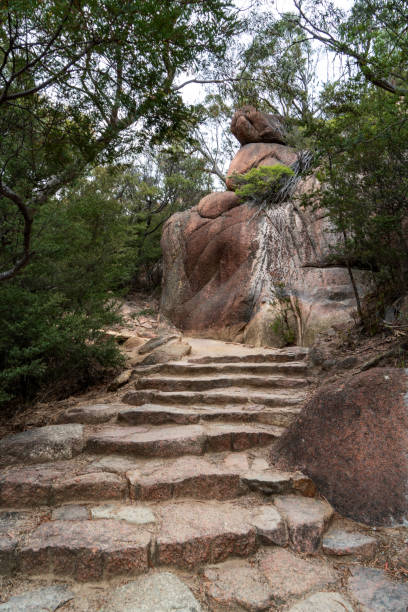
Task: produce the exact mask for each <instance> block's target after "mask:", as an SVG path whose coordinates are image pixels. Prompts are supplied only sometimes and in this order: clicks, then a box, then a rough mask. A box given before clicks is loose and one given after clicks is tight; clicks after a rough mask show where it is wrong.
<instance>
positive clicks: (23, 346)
mask: <svg viewBox="0 0 408 612" xmlns="http://www.w3.org/2000/svg"><path fill="white" fill-rule="evenodd" d="M86 189H88V190H89V191H90V192H91V193H92V189H91V188H90V185H87V186H86ZM70 195H72V194H70ZM88 195H89V196H90V195H91V194H88ZM36 228H37V229H36V232H35V235H34V239H33V245H34V248H35V253H36V256H35V258H33V260H32V262H31V263H30V264H29V265H28V266H27V267H26V268H25V269H24V271H23V272H22V273H21V274H20V275H19V276H18V277H16V278H15V279H13V280H12V281H9V282H7V283H3V284H2V285H0V317H1V321H2V325H1V327H0V405H1V404H2V403H7V402H10V401H12V400H19V401H28V400H30V399H32V398H34V397H35V396H36V395H37V394H38V393H40V392H42V393H45V391H46V390H47V392H48V393H50V394H51V395H52V396H53V397H61V396H64V395H66V394H69V393H71V392H72V391H75V390H78V389H81V388H83V387H85V385H87V384H89V383H91V382H95V381H96V380H98V379H99V378H101V376H103V374H104V369H105V368H113V367H117V366H118V365H119V363H121V356H120V354H119V352H118V350H117V348H116V346H115V345H114V343H113V341H112V340H111V339H109V338H107V337H106V336H105V334H104V333H103V328H104V327H106V326H109V325H112V324H113V323H115V322H117V321H118V316H117V314H116V307H115V300H114V299H113V295H112V294H111V293H110V290H111V289H112V287H114V286H115V285H118V284H119V283H120V282H122V277H123V275H124V273H125V272H126V266H125V263H126V262H124V261H123V260H122V259H121V258H120V256H118V254H117V250H116V247H117V241H118V239H119V238H120V234H121V233H122V236H123V233H124V229H125V224H124V222H123V215H122V210H121V206H120V204H119V203H118V202H117V200H114V199H112V198H111V199H109V198H108V199H106V200H105V201H104V202H103V206H101V200H100V198H99V199H98V197H97V194H95V193H93V197H88V198H87V199H86V200H84V199H81V198H79V197H77V198H74V197H70V198H69V200H65V199H62V201H56V200H53V201H50V202H49V203H48V204H47V205H45V206H44V207H43V208H42V209H41V211H40V212H39V216H38V223H37V226H36ZM119 255H120V254H119Z"/></svg>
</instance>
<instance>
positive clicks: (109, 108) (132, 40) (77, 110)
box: [0, 0, 238, 281]
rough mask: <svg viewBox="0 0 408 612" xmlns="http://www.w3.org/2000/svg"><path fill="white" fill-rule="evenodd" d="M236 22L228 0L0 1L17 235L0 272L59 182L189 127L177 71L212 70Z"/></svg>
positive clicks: (4, 180)
mask: <svg viewBox="0 0 408 612" xmlns="http://www.w3.org/2000/svg"><path fill="white" fill-rule="evenodd" d="M237 27H238V22H237V19H236V11H235V10H234V6H233V4H232V3H231V2H230V1H229V0H203V1H202V2H196V0H174V1H172V2H164V3H161V4H159V6H158V4H157V2H156V1H153V0H134V1H132V2H124V3H123V2H122V3H118V2H116V1H115V0H83V1H81V2H76V1H72V2H48V1H44V2H36V1H35V0H19V1H16V2H6V3H1V4H0V49H1V51H2V57H1V59H0V109H1V111H0V208H1V209H2V210H3V209H4V210H5V209H7V216H8V217H9V220H10V222H9V223H10V225H9V228H10V226H11V225H13V229H14V233H15V236H13V237H12V239H11V240H7V247H6V248H5V251H4V252H3V249H2V247H3V245H2V243H1V242H0V250H1V252H0V264H3V267H0V281H3V280H7V279H8V278H11V277H12V276H14V275H15V274H17V273H18V272H19V271H20V270H21V269H22V268H23V267H24V266H25V265H27V263H28V261H29V259H30V257H31V244H30V241H31V228H32V226H33V224H35V223H36V218H37V213H38V210H39V208H40V207H41V206H42V205H43V204H44V203H45V202H47V201H48V200H49V199H50V198H51V197H53V196H54V195H56V194H57V193H59V191H60V190H61V189H62V188H64V187H66V186H70V185H73V184H74V182H75V181H76V179H77V178H78V177H80V176H83V175H84V174H86V173H87V172H89V170H90V168H91V167H92V166H94V165H97V164H101V163H103V164H107V163H112V162H113V161H114V160H115V159H117V158H118V156H119V155H122V156H123V155H124V154H129V153H130V152H134V151H139V152H140V151H141V150H142V149H143V146H145V145H146V143H155V144H157V143H163V142H171V143H174V142H176V141H177V140H178V139H181V138H184V137H185V136H186V134H187V133H188V131H189V129H190V128H191V125H192V123H193V122H194V117H192V113H191V111H190V109H189V108H187V106H186V105H185V104H184V103H183V99H182V96H181V91H182V86H183V85H182V83H181V81H180V80H179V77H180V76H181V75H182V74H187V73H190V72H193V73H197V71H199V70H200V69H202V68H204V67H205V68H206V69H207V70H208V69H209V67H210V66H211V63H212V62H213V60H214V59H215V58H217V57H220V56H222V55H223V54H224V52H225V49H226V45H227V42H228V40H229V39H230V37H231V36H233V34H234V33H235V31H236V30H237ZM176 80H177V81H178V83H177V85H176V84H175V81H176ZM12 216H14V217H15V219H14V220H11V217H12ZM17 230H20V232H21V233H20V234H19V235H18V234H17Z"/></svg>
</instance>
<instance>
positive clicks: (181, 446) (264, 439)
mask: <svg viewBox="0 0 408 612" xmlns="http://www.w3.org/2000/svg"><path fill="white" fill-rule="evenodd" d="M283 432H284V429H283V428H281V427H275V426H272V425H268V426H267V425H235V424H233V423H231V424H227V423H225V424H224V423H217V424H213V423H211V424H206V425H181V426H172V427H171V426H163V427H149V426H139V427H130V426H129V427H120V426H109V427H108V426H106V427H104V428H102V429H100V430H99V431H96V432H94V433H91V434H89V437H88V439H87V445H86V449H87V450H88V451H89V452H94V453H99V454H100V453H121V454H129V455H138V456H144V457H178V456H180V455H202V454H203V453H205V452H224V451H231V450H232V451H241V450H245V449H248V448H252V447H257V446H265V445H267V444H270V443H272V442H273V441H274V440H275V439H276V438H278V437H279V436H281V435H282V433H283Z"/></svg>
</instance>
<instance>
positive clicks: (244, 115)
mask: <svg viewBox="0 0 408 612" xmlns="http://www.w3.org/2000/svg"><path fill="white" fill-rule="evenodd" d="M231 132H232V133H233V134H234V136H235V138H236V139H237V140H238V141H239V142H240V143H241V144H242V145H245V144H248V143H250V142H279V143H280V144H285V143H286V130H285V127H284V125H283V121H282V118H281V117H280V116H279V115H268V114H267V113H262V112H260V111H258V110H256V108H254V107H253V106H244V107H243V108H240V109H238V110H237V111H236V112H235V113H234V116H233V118H232V121H231Z"/></svg>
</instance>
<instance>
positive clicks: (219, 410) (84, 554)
mask: <svg viewBox="0 0 408 612" xmlns="http://www.w3.org/2000/svg"><path fill="white" fill-rule="evenodd" d="M306 356H307V351H306V350H305V349H302V348H297V347H294V348H290V349H284V350H279V351H267V352H265V353H264V354H262V353H259V352H257V353H254V352H252V353H251V352H248V354H241V355H239V356H237V355H234V354H231V355H220V356H208V357H203V358H199V359H191V360H189V361H185V362H176V363H167V364H163V365H157V366H147V367H142V366H140V367H138V368H137V369H136V370H135V379H134V390H130V391H128V392H127V393H126V394H125V396H124V397H123V402H122V403H116V404H114V403H112V404H106V403H105V404H94V405H87V406H76V407H73V408H70V409H68V410H66V411H65V412H64V413H63V414H61V415H59V418H58V424H57V425H53V426H48V427H44V428H37V429H33V430H29V431H27V432H24V433H22V434H17V435H15V436H9V437H7V438H4V439H3V440H0V464H1V465H2V468H3V469H2V470H1V471H0V510H2V511H0V574H2V575H3V576H8V577H9V578H10V577H11V578H12V579H13V580H18V579H19V578H20V579H24V580H26V579H29V580H30V581H31V584H34V585H37V584H38V585H44V583H46V584H52V585H55V581H61V579H63V580H65V581H68V583H69V584H70V588H71V589H72V593H73V602H74V603H71V604H69V606H71V607H69V608H67V609H70V610H102V609H103V610H105V609H106V610H110V611H112V612H115V610H118V611H119V610H121V611H122V610H125V611H126V610H129V611H130V610H148V609H150V608H149V607H147V608H143V607H137V606H136V607H128V608H127V607H126V606H124V604H123V602H121V603H120V604H114V603H111V604H109V605H110V606H111V607H109V605H108V603H107V602H109V601H110V599H109V598H110V593H111V586H110V585H111V583H112V581H114V582H115V581H116V582H115V584H116V583H117V581H118V580H119V581H121V583H123V581H124V580H125V581H126V580H127V581H129V580H132V581H134V580H135V576H139V575H144V574H148V573H149V576H150V574H152V580H153V583H152V584H154V581H155V580H156V578H157V580H162V579H163V577H162V570H165V572H169V571H170V572H172V573H174V574H175V576H180V575H182V577H183V583H180V584H182V587H183V588H187V587H186V584H188V585H189V587H190V588H191V589H193V592H194V594H195V595H196V596H197V599H194V597H193V596H192V595H191V592H190V591H188V592H189V597H190V595H191V597H193V600H194V601H195V602H196V603H195V604H194V605H197V607H189V608H187V607H186V608H180V609H183V610H184V609H186V610H196V611H198V610H213V611H218V610H220V611H221V610H224V609H228V610H237V611H238V610H272V609H278V610H283V609H286V608H285V606H286V602H290V601H291V598H293V597H296V596H299V595H300V594H301V593H303V592H304V586H305V585H308V588H314V586H316V584H315V582H314V579H312V578H311V582H310V580H309V582H308V580H306V579H305V583H304V585H303V586H302V588H301V589H300V591H299V592H298V591H296V589H295V591H290V589H289V591H288V593H287V595H286V596H285V597H284V596H283V595H282V596H281V595H277V592H275V593H274V591H273V588H272V590H271V587H269V591H268V592H269V595H268V597H267V598H266V599H265V597H264V595H265V588H266V587H265V584H266V582H268V580H269V578H267V575H268V571H269V574H270V580H273V573H274V571H277V570H279V568H281V569H282V564H285V563H289V561H290V559H292V561H293V563H295V562H296V563H306V564H307V563H308V562H306V561H303V560H301V559H300V558H298V557H297V556H296V554H298V553H309V554H316V553H317V552H318V551H319V550H320V549H321V545H322V538H323V534H324V533H325V531H326V530H327V528H328V526H329V524H330V521H331V520H332V517H333V509H332V508H331V506H330V505H329V504H328V503H327V502H326V501H324V500H321V499H318V498H317V497H316V496H315V495H316V489H315V487H314V484H313V483H312V482H311V481H310V479H309V478H307V477H306V476H304V475H303V474H301V473H300V472H295V473H286V472H282V471H278V470H276V469H273V468H271V467H270V465H269V462H268V457H269V453H270V449H271V446H272V445H273V444H274V442H275V441H276V440H277V439H278V438H279V437H280V436H281V435H282V433H283V432H284V431H285V429H284V428H285V427H287V426H288V425H289V423H290V422H291V421H292V419H293V418H295V416H296V415H297V413H298V412H299V406H300V403H301V402H302V401H303V400H304V398H305V397H306V395H307V392H308V384H309V383H308V370H307V364H306ZM277 547H283V548H285V549H286V550H284V551H283V553H282V554H284V555H286V557H285V556H284V557H279V556H276V554H277V553H276V551H277ZM288 549H291V550H292V551H293V552H292V553H289V552H288ZM268 551H269V552H268ZM254 555H255V557H254ZM268 555H272V556H270V558H269V557H268ZM287 555H292V557H291V556H290V558H288V557H287ZM229 558H230V559H231V561H227V559H229ZM239 558H241V559H244V558H250V559H251V564H252V565H251V564H249V565H248V564H247V561H240V562H238V559H239ZM254 559H258V561H256V563H257V564H258V565H259V564H260V563H261V561H259V559H262V563H263V566H265V567H268V568H269V570H267V569H265V570H263V573H261V574H259V575H258V574H256V575H257V576H258V578H257V580H258V582H259V584H260V586H259V588H260V590H261V594H258V595H259V597H261V595H262V597H263V598H264V599H263V600H262V601H263V602H264V603H263V604H262V605H261V604H259V605H258V604H256V605H255V604H252V603H248V601H250V600H251V597H249V595H244V594H241V595H242V596H241V595H239V593H238V594H236V595H235V596H234V597H235V599H234V597H232V595H231V593H230V592H231V589H232V586H231V584H230V582H231V580H232V581H234V579H235V576H236V575H239V572H242V571H244V574H245V572H247V571H249V573H250V574H251V571H253V570H251V569H250V568H253V567H254V563H255V561H254ZM268 559H269V561H268ZM285 559H286V561H285ZM288 559H289V560H288ZM225 563H227V565H225V566H224V564H225ZM229 563H233V564H234V563H235V564H236V563H241V565H238V566H237V568H236V570H233V571H231V572H230V570H229V569H228V568H229V567H230V566H229V565H228V564H229ZM242 563H245V566H242ZM262 563H261V565H262ZM268 563H269V565H268ZM213 564H218V565H217V566H216V570H217V571H216V573H215V574H213V575H214V576H216V578H214V580H212V579H211V575H212V574H211V571H215V569H214V568H213ZM265 564H266V565H265ZM289 565H290V563H289ZM259 567H260V565H259ZM211 568H213V569H211ZM303 569H304V571H306V569H307V568H306V569H305V568H303ZM309 569H310V568H309ZM159 570H161V571H159ZM227 570H228V571H227ZM312 570H313V571H312ZM256 571H258V570H256ZM259 571H260V570H259ZM279 571H280V570H279ZM299 571H300V570H299ZM302 571H303V570H302ZM180 572H182V574H180ZM217 572H218V573H217ZM220 572H221V573H222V574H223V572H227V575H228V576H230V577H229V578H228V579H227V578H226V577H225V575H224V574H223V579H224V581H225V580H227V583H228V584H227V586H226V587H225V589H224V590H225V593H227V594H228V593H230V595H229V596H228V597H229V599H228V597H227V595H225V594H224V595H225V596H224V595H220V594H218V595H217V596H214V589H215V584H216V583H217V581H219V580H220V575H219V574H220ZM228 572H229V573H228ZM236 572H238V574H236ZM310 572H311V573H310V575H311V576H314V577H315V578H316V576H317V577H318V584H323V585H325V584H334V583H335V582H336V580H337V578H336V577H335V573H333V571H332V570H331V569H330V570H329V569H327V567H326V568H324V567H323V566H319V565H316V564H315V565H313V564H312V566H311V570H310ZM325 572H326V573H325ZM306 573H307V572H306ZM283 574H285V572H283ZM166 575H167V574H166ZM169 575H172V574H169ZM289 575H290V568H288V573H287V576H286V578H285V575H282V580H284V579H286V580H287V579H288V576H289ZM323 575H324V576H325V577H324V578H323V577H322V576H323ZM160 576H161V578H160ZM209 576H210V577H209ZM172 579H173V578H171V580H172ZM139 580H141V579H139ZM248 580H249V581H250V582H251V580H253V576H252V578H251V577H249V578H248ZM270 580H269V583H270ZM44 581H45V582H44ZM95 581H96V582H99V583H101V586H100V587H99V591H98V595H97V596H96V595H95V592H91V591H89V589H90V588H91V587H89V584H93V583H95ZM214 581H215V582H214ZM228 581H230V582H228ZM265 581H266V582H265ZM255 582H256V580H255ZM264 583H265V584H264ZM309 583H310V584H309ZM58 584H59V583H58ZM129 584H130V583H129ZM132 584H133V582H132ZM80 585H82V586H80ZM87 585H88V586H87ZM228 585H229V586H228ZM310 585H312V587H311V586H310ZM129 588H130V587H129ZM137 588H141V587H140V584H139V587H137ZM149 588H150V587H149ZM169 588H170V587H169ZM180 588H181V587H180ZM234 588H235V590H237V589H238V591H239V590H240V588H242V593H245V592H246V590H247V588H248V584H242V585H241V586H239V584H238V585H235V587H234ZM279 588H281V587H279ZM285 588H286V587H285ZM84 589H85V591H84ZM86 589H88V591H87V590H86ZM302 589H303V590H302ZM150 590H151V588H150ZM255 590H256V589H255ZM306 590H307V589H306ZM85 592H87V593H88V595H86V597H85V596H84V593H85ZM84 597H85V599H84ZM98 597H99V599H98ZM240 597H241V599H240ZM248 597H249V599H248ZM253 597H255V595H254V596H253ZM257 597H258V596H256V597H255V600H256V601H258V599H259V597H258V599H257ZM262 597H261V599H262ZM112 601H113V600H112ZM265 601H266V602H267V603H265ZM90 602H91V603H90ZM200 602H201V603H200ZM240 602H241V603H240ZM258 603H259V602H258ZM105 604H106V605H107V607H105ZM152 605H153V604H152ZM87 606H88V607H87ZM115 606H116V607H115ZM251 606H252V607H251ZM257 606H258V607H257ZM262 606H263V607H262ZM1 609H2V608H1V605H0V610H1ZM5 609H6V608H5ZM7 609H8V608H7ZM53 609H54V608H53ZM64 609H65V608H64ZM151 609H152V612H155V610H156V608H151ZM173 609H176V608H172V607H168V608H165V607H163V608H161V607H157V610H173ZM177 609H179V608H177ZM319 609H320V608H319ZM350 609H352V608H350Z"/></svg>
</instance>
